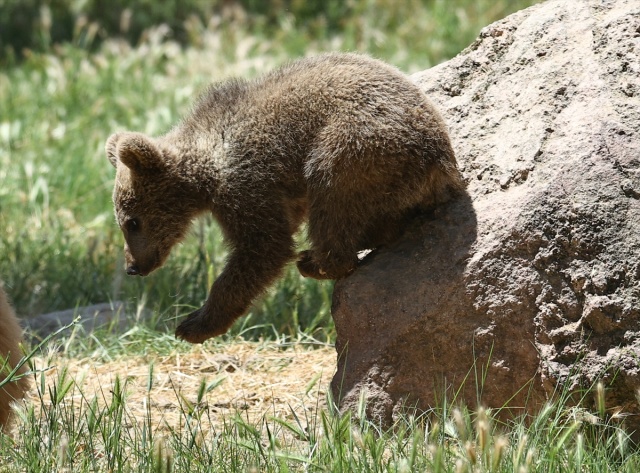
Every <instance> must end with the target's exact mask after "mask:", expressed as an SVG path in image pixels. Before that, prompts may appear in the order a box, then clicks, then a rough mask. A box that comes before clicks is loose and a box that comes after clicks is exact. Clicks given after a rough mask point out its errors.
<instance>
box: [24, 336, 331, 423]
mask: <svg viewBox="0 0 640 473" xmlns="http://www.w3.org/2000/svg"><path fill="white" fill-rule="evenodd" d="M151 365H153V370H152V371H151V370H150V366H151ZM36 366H37V367H38V369H45V370H46V380H47V381H46V383H47V385H48V386H52V385H53V384H55V383H56V380H57V379H58V374H59V373H60V372H61V370H62V369H63V368H64V367H66V368H67V370H68V375H69V378H70V379H72V380H73V381H74V386H73V388H72V389H70V391H69V393H68V394H67V395H66V396H65V399H64V404H65V405H67V406H74V408H78V409H79V408H80V407H81V406H83V405H84V406H85V409H86V405H87V402H90V401H91V400H92V399H93V398H94V397H95V398H97V399H98V403H99V404H101V405H106V404H107V403H110V402H112V396H113V387H114V384H115V382H116V378H119V380H120V382H121V384H122V385H124V386H125V389H124V391H125V393H126V398H125V400H126V406H127V407H126V410H127V413H128V418H129V420H130V421H133V422H135V423H140V424H142V423H143V422H144V421H145V419H147V421H148V416H149V413H150V417H151V422H152V425H153V426H154V427H155V429H156V431H165V430H166V429H171V430H173V429H176V428H179V427H180V425H181V424H183V422H184V412H185V411H189V410H190V409H197V410H198V411H199V413H200V414H202V413H203V412H206V414H207V415H202V416H201V419H211V423H212V424H213V425H211V427H212V428H215V427H216V424H221V423H222V422H224V419H225V417H227V418H228V417H229V415H230V414H233V413H235V412H241V413H242V416H243V418H245V419H247V420H248V421H259V420H260V418H262V417H263V416H277V417H279V418H288V419H290V418H292V416H293V414H292V410H293V411H294V412H295V415H297V416H298V417H299V418H302V419H304V418H305V417H306V416H308V415H310V414H311V413H313V412H314V411H317V410H318V409H319V408H323V407H324V406H325V394H326V391H327V386H328V383H329V381H330V379H331V376H332V375H333V373H334V370H335V350H334V349H333V348H332V347H329V346H325V347H321V348H317V347H315V348H314V347H309V346H305V345H302V344H293V345H288V346H283V345H280V344H277V343H275V342H265V343H251V342H243V341H240V342H234V343H232V344H225V345H216V346H210V345H206V346H204V347H203V346H194V347H193V349H192V350H191V351H190V352H188V353H174V354H171V355H169V356H157V355H154V356H144V357H125V358H122V359H118V360H116V361H114V362H95V361H93V360H91V359H67V358H64V356H63V355H56V356H54V357H52V358H49V359H47V360H45V359H38V360H36ZM150 372H152V373H153V382H152V383H151V384H150ZM203 381H204V383H205V385H212V386H215V387H214V388H212V389H211V390H210V391H209V392H208V393H207V394H205V396H204V398H203V399H202V402H201V403H200V404H199V405H196V403H197V397H198V391H199V389H200V387H201V385H202V383H203ZM49 391H50V388H49V387H47V388H46V389H45V391H44V393H45V395H44V402H45V403H51V399H50V398H49V395H48V393H49ZM30 395H31V398H32V399H31V401H33V402H34V403H36V404H38V403H40V402H41V400H40V398H39V396H38V392H37V391H36V389H35V388H34V389H33V390H32V392H31V393H30ZM207 411H208V412H207ZM305 414H306V416H305ZM202 422H209V420H202ZM203 427H205V426H204V425H203Z"/></svg>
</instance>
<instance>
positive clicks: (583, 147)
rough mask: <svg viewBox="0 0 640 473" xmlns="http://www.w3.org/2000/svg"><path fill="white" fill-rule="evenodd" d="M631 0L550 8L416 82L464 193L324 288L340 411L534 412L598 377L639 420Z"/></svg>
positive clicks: (637, 109) (639, 81)
mask: <svg viewBox="0 0 640 473" xmlns="http://www.w3.org/2000/svg"><path fill="white" fill-rule="evenodd" d="M639 56H640V2H638V0H617V1H614V0H609V1H607V0H584V1H576V0H551V1H548V2H546V3H543V4H540V5H537V6H534V7H532V8H529V9H527V10H523V11H521V12H518V13H516V14H514V15H512V16H510V17H508V18H507V19H505V20H503V21H500V22H498V23H494V24H492V25H490V26H488V27H486V28H485V29H484V30H482V32H481V33H480V37H479V38H478V39H477V40H476V42H475V43H474V44H472V45H471V46H470V47H469V48H467V49H466V50H465V51H463V52H462V53H461V54H460V55H459V56H457V57H456V58H454V59H452V60H451V61H449V62H447V63H445V64H442V65H440V66H437V67H435V68H433V69H430V70H428V71H426V72H424V73H420V74H417V75H415V76H414V79H415V80H416V82H418V83H419V84H421V86H422V87H423V89H424V90H425V92H426V93H427V94H428V95H429V96H430V98H431V99H432V100H433V101H434V102H435V103H436V105H437V106H438V107H439V108H440V110H441V111H442V113H443V115H444V116H445V118H446V121H447V122H448V125H449V127H450V133H451V138H452V141H453V143H454V147H455V149H456V154H457V158H458V162H459V165H460V167H461V170H462V171H463V173H464V175H465V177H466V179H467V180H468V184H469V185H468V192H469V196H468V197H465V198H461V199H458V200H456V201H454V202H450V203H449V204H447V205H445V206H444V207H442V208H440V209H439V210H438V211H437V212H436V213H435V214H434V215H433V216H431V217H430V218H428V219H425V220H424V221H423V222H422V223H421V225H419V226H417V227H416V228H414V229H413V230H412V231H410V232H408V233H407V234H406V235H405V237H403V239H402V240H401V241H399V242H397V244H395V245H394V246H393V247H390V248H388V249H385V250H381V251H378V252H374V253H372V254H370V255H369V256H368V257H367V258H366V259H365V261H364V263H363V265H362V267H361V268H359V269H358V270H357V271H356V272H355V273H354V274H353V275H352V276H350V277H349V278H347V279H345V280H342V281H339V282H338V283H337V284H336V286H335V292H334V299H333V317H334V320H335V323H336V328H337V333H338V337H337V343H336V348H337V351H338V356H339V360H338V372H337V374H336V375H335V377H334V379H333V382H332V390H333V394H334V396H335V397H336V398H337V399H339V401H340V403H341V406H342V407H343V408H355V406H356V405H357V404H358V402H359V397H360V395H361V392H364V394H365V395H366V398H367V413H368V415H369V416H370V417H373V418H377V419H379V420H381V421H382V422H384V423H387V424H389V423H390V422H391V421H392V420H393V418H394V414H395V413H396V412H398V410H399V409H400V408H402V407H403V406H407V405H408V406H418V407H420V408H422V409H426V408H428V407H430V406H438V405H442V401H443V397H444V396H445V395H446V396H447V399H448V401H451V400H452V399H453V398H454V396H455V398H456V399H458V400H461V401H464V402H465V403H467V404H468V405H470V406H472V407H473V406H474V405H476V404H480V403H481V404H483V405H486V406H490V407H496V408H497V407H502V406H505V405H506V406H509V407H510V408H512V409H514V410H516V412H521V409H523V408H526V409H529V410H535V409H536V408H537V407H538V406H539V405H540V402H542V401H543V400H545V399H548V398H549V397H550V396H551V395H552V393H553V392H554V390H555V389H557V388H560V389H563V388H568V389H571V390H577V389H578V388H583V387H589V386H590V385H592V383H594V382H596V381H597V380H599V379H602V380H603V381H604V383H605V385H606V387H607V390H606V393H607V396H606V398H607V407H608V408H611V409H614V408H616V407H622V408H623V410H624V411H625V412H628V413H631V414H634V415H632V416H631V417H630V418H629V424H630V425H631V426H632V427H637V426H638V425H639V424H640V423H639V422H638V420H637V419H638V416H637V414H638V413H639V412H640V409H639V406H638V401H637V398H636V392H637V391H638V389H640V200H639V199H640V61H639Z"/></svg>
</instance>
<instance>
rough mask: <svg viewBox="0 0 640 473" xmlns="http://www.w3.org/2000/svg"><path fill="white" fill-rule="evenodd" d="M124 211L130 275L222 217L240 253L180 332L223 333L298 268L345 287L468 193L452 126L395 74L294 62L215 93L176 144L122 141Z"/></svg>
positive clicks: (359, 63) (119, 195) (339, 58)
mask: <svg viewBox="0 0 640 473" xmlns="http://www.w3.org/2000/svg"><path fill="white" fill-rule="evenodd" d="M106 153H107V156H108V158H109V160H110V161H111V163H112V164H113V165H114V166H115V167H116V170H117V171H116V180H115V189H114V193H113V202H114V205H115V213H116V219H117V221H118V224H119V225H120V227H121V229H122V231H123V233H124V237H125V241H126V243H125V258H126V264H127V273H128V274H133V275H141V276H144V275H146V274H149V273H150V272H151V271H153V270H154V269H156V268H158V267H160V266H161V265H162V264H163V263H164V261H165V260H166V258H167V256H168V255H169V252H170V250H171V248H172V247H173V245H175V244H176V243H177V242H179V241H180V240H181V239H182V238H183V237H184V236H185V233H186V232H187V230H188V228H189V225H190V223H191V221H192V220H193V219H194V217H196V216H198V215H199V214H202V213H204V212H211V213H212V214H213V215H214V217H215V218H216V219H217V221H218V223H219V224H220V227H221V228H222V231H223V235H224V238H225V241H226V242H227V243H228V244H229V247H230V254H229V256H228V259H227V261H226V265H225V268H224V270H223V271H222V273H221V274H220V276H219V277H218V278H217V279H216V281H215V282H214V283H213V286H212V287H211V292H210V293H209V297H208V298H207V301H206V303H205V304H204V306H203V307H202V308H200V309H199V310H197V311H195V312H193V313H191V314H190V315H189V316H188V317H187V318H186V319H185V320H184V321H183V322H182V323H181V324H180V325H179V326H178V329H177V330H176V335H177V336H178V337H179V338H182V339H184V340H186V341H188V342H192V343H201V342H203V341H205V340H207V339H208V338H211V337H214V336H216V335H220V334H222V333H225V332H226V331H227V330H228V329H229V327H230V326H231V324H232V323H233V322H234V321H235V320H236V319H237V318H238V317H240V316H241V315H243V314H244V313H245V312H246V311H247V310H248V308H249V306H250V305H251V303H252V301H253V300H254V299H255V298H256V297H257V296H258V295H260V294H261V293H262V292H263V291H264V290H265V288H267V287H268V286H269V285H270V284H271V283H272V282H273V281H274V280H275V279H276V278H277V277H278V276H279V275H280V273H281V272H282V269H283V267H284V266H285V265H286V264H287V263H288V262H289V261H291V260H292V259H293V258H295V256H296V252H295V245H294V239H293V235H294V233H295V232H296V231H297V230H298V229H299V227H300V225H301V223H302V222H303V221H305V219H306V221H307V222H308V239H309V242H310V248H309V249H308V250H306V251H302V252H300V253H299V254H298V255H297V256H298V261H297V265H298V268H299V270H300V272H301V273H302V275H304V276H307V277H312V278H318V279H339V278H344V277H346V276H348V275H349V274H351V273H352V272H353V271H354V270H355V269H356V266H357V264H358V257H357V255H358V252H359V251H361V250H363V249H373V248H376V247H379V246H381V245H385V244H388V243H390V242H392V241H393V240H395V239H396V238H397V237H398V236H399V235H400V233H401V232H402V230H403V227H404V226H405V223H406V222H407V220H408V219H409V218H410V217H411V216H412V215H414V214H415V211H416V209H428V208H430V207H432V206H433V205H434V204H436V203H438V202H441V201H443V200H446V199H447V197H448V196H449V195H450V194H451V193H455V192H456V191H459V190H461V189H462V188H463V181H462V178H461V176H460V173H459V171H458V169H457V166H456V160H455V157H454V153H453V149H452V147H451V143H450V141H449V137H448V134H447V130H446V126H445V124H444V122H443V120H442V118H441V117H440V115H439V114H438V112H437V111H436V110H435V109H434V107H433V105H431V103H430V102H429V101H428V100H427V98H426V96H425V95H424V93H423V92H422V91H421V90H420V89H419V88H418V87H417V86H416V85H415V84H413V83H412V82H411V81H410V80H409V79H408V78H407V77H406V76H405V75H404V74H402V73H401V72H399V71H398V70H396V69H395V68H393V67H391V66H388V65H386V64H384V63H382V62H380V61H377V60H374V59H371V58H369V57H367V56H362V55H358V54H339V53H333V54H325V55H321V56H317V57H313V58H308V59H302V60H298V61H296V62H292V63H290V64H288V65H286V66H284V67H282V68H280V69H278V70H276V71H274V72H271V73H269V74H267V75H265V76H263V77H262V78H260V79H258V80H254V81H241V80H230V81H227V82H223V83H221V84H218V85H214V86H212V87H210V88H209V89H208V90H207V91H206V92H205V93H204V94H203V95H202V96H201V97H200V99H199V100H198V101H197V103H196V104H195V106H194V108H193V110H192V111H191V113H190V114H189V115H188V116H187V117H186V118H184V119H183V120H182V121H181V122H180V123H179V124H178V125H177V126H175V127H174V128H173V129H172V130H171V131H169V132H168V133H167V134H165V135H163V136H160V137H157V138H152V137H149V136H145V135H143V134H140V133H133V132H124V133H116V134H114V135H112V136H111V137H110V138H109V140H108V141H107V144H106Z"/></svg>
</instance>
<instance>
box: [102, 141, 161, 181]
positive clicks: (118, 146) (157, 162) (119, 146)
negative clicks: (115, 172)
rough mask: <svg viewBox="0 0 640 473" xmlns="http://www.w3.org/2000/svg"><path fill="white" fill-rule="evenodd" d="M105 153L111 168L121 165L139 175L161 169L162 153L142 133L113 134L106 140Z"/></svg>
mask: <svg viewBox="0 0 640 473" xmlns="http://www.w3.org/2000/svg"><path fill="white" fill-rule="evenodd" d="M105 151H106V153H107V158H108V159H109V161H110V162H111V164H112V165H113V167H118V163H121V164H124V165H125V166H127V167H128V168H129V169H131V170H132V171H133V172H136V173H139V174H140V173H148V172H150V171H157V170H159V169H160V168H162V167H163V160H162V152H161V151H160V149H158V147H157V146H156V145H155V143H153V141H151V139H150V138H149V137H147V136H145V135H143V134H142V133H133V132H125V133H115V134H113V135H111V136H110V137H109V139H108V140H107V143H106V145H105Z"/></svg>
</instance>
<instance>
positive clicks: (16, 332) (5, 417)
mask: <svg viewBox="0 0 640 473" xmlns="http://www.w3.org/2000/svg"><path fill="white" fill-rule="evenodd" d="M0 325H1V326H2V330H0V366H2V367H3V369H2V373H0V381H3V380H5V379H6V378H7V375H8V374H9V372H10V371H11V370H13V369H14V368H15V367H16V365H17V364H18V363H19V362H20V360H21V359H22V351H21V350H20V342H21V341H22V328H20V324H19V323H18V319H16V316H15V314H14V312H13V309H12V308H11V306H10V305H9V301H8V300H7V295H6V294H5V292H4V290H3V289H2V287H0ZM26 371H27V367H26V366H25V365H23V366H22V368H20V369H19V370H18V372H17V373H16V374H18V375H20V374H24V373H25V372H26ZM28 390H29V379H28V378H26V377H22V378H20V379H19V380H17V381H13V382H11V383H8V384H6V385H4V386H2V387H1V388H0V426H1V427H2V429H3V430H5V431H6V430H7V428H8V422H9V420H10V418H11V403H12V402H13V401H15V400H18V399H22V398H23V397H24V395H25V393H26V392H27V391H28Z"/></svg>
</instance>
